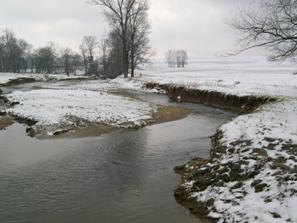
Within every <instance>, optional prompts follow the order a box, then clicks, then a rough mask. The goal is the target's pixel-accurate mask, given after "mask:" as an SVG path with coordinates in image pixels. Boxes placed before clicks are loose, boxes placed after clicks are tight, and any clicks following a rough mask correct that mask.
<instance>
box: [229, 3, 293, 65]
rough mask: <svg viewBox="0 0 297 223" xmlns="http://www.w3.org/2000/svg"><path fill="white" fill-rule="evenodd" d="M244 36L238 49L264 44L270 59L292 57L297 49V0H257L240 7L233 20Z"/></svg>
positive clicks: (237, 52) (243, 49)
mask: <svg viewBox="0 0 297 223" xmlns="http://www.w3.org/2000/svg"><path fill="white" fill-rule="evenodd" d="M232 26H233V27H234V28H235V29H236V30H239V31H240V32H241V33H242V34H243V35H244V37H243V38H242V39H241V40H240V43H241V47H240V50H237V51H236V52H234V53H232V54H239V53H241V52H243V51H246V50H249V49H252V48H258V47H264V48H266V49H268V50H269V51H270V52H271V56H270V59H271V60H283V59H288V58H295V57H296V52H297V0H258V1H254V2H253V3H252V4H250V5H249V6H248V7H243V8H242V9H241V10H240V14H239V15H238V16H237V18H235V19H234V21H233V22H232Z"/></svg>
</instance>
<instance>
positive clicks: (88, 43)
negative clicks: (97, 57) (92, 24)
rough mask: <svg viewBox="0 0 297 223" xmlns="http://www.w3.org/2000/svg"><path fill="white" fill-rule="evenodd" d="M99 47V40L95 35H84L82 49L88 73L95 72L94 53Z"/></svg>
mask: <svg viewBox="0 0 297 223" xmlns="http://www.w3.org/2000/svg"><path fill="white" fill-rule="evenodd" d="M97 47H98V41H97V38H96V37H95V36H84V37H83V39H82V43H81V45H80V49H81V52H82V56H83V58H84V64H85V71H86V74H95V73H96V70H95V63H94V54H95V49H96V48H97Z"/></svg>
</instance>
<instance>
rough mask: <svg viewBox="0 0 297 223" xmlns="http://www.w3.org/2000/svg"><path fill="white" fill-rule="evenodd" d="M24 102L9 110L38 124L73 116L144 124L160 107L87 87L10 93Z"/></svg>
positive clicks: (122, 124) (68, 120)
mask: <svg viewBox="0 0 297 223" xmlns="http://www.w3.org/2000/svg"><path fill="white" fill-rule="evenodd" d="M7 97H8V99H9V100H10V101H12V102H19V103H20V104H18V105H16V106H14V107H13V108H9V109H8V110H7V112H8V113H10V114H13V115H17V116H20V117H24V118H28V119H31V120H35V121H37V122H38V123H37V125H41V126H42V125H57V124H61V123H64V124H65V123H66V124H69V123H72V122H73V120H76V119H78V120H83V121H85V122H91V123H100V124H108V125H111V126H115V127H129V126H130V125H142V124H144V123H145V120H147V119H150V118H151V114H152V113H153V112H154V111H155V110H156V108H155V107H154V106H153V105H152V104H149V103H146V102H142V101H137V100H133V99H130V98H126V97H121V96H115V95H111V94H108V93H102V92H101V93H100V92H94V91H86V90H52V89H42V90H32V91H28V92H21V91H15V92H13V93H11V94H9V95H7Z"/></svg>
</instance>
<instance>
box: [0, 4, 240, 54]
mask: <svg viewBox="0 0 297 223" xmlns="http://www.w3.org/2000/svg"><path fill="white" fill-rule="evenodd" d="M242 1H244V0H151V10H150V20H151V23H152V30H151V45H152V47H153V49H155V51H156V57H161V56H163V55H164V53H165V52H166V51H167V50H168V49H170V48H184V49H186V50H188V52H189V54H190V55H191V57H203V56H212V55H215V54H221V53H224V52H227V51H228V50H230V48H232V47H233V46H234V43H235V40H236V39H237V36H236V33H235V31H234V30H233V29H232V28H230V27H229V26H228V25H226V22H227V21H229V20H230V19H231V18H232V15H233V14H234V13H235V12H236V9H237V6H238V4H239V3H240V2H242ZM0 27H1V28H5V27H7V28H9V29H12V30H14V31H15V33H16V34H17V36H18V37H20V38H24V39H26V40H27V41H28V42H30V43H31V44H33V45H34V46H36V47H39V46H43V45H46V44H47V42H49V41H50V40H52V41H54V42H56V43H58V45H60V46H63V47H64V46H68V47H71V48H73V49H78V45H79V43H80V41H81V39H82V37H83V36H84V35H96V36H98V38H100V37H101V36H103V35H104V34H105V33H107V32H108V26H107V24H106V21H105V18H104V16H103V14H102V10H100V8H99V7H94V6H91V5H88V4H87V3H86V0H26V1H23V0H9V1H8V0H7V1H3V2H1V7H0Z"/></svg>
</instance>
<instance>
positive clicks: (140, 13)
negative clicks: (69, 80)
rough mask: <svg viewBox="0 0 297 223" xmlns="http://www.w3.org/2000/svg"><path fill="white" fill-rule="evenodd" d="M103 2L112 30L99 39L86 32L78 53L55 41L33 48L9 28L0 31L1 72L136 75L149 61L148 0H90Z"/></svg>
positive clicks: (100, 3)
mask: <svg viewBox="0 0 297 223" xmlns="http://www.w3.org/2000/svg"><path fill="white" fill-rule="evenodd" d="M91 2H92V3H93V4H94V5H100V6H103V7H104V8H105V9H106V10H105V15H106V18H107V19H108V21H109V24H110V32H109V34H108V35H107V36H106V37H104V38H102V39H101V40H98V39H97V38H96V37H95V36H85V37H83V39H82V42H81V44H80V46H79V50H80V52H79V53H76V52H74V51H72V50H71V49H69V48H64V49H61V48H59V47H57V46H56V45H55V44H54V43H53V42H50V43H49V44H48V45H46V46H44V47H40V48H37V49H35V48H33V46H32V45H31V44H29V43H28V42H26V41H25V40H22V39H18V38H17V37H16V35H15V33H14V32H13V31H10V30H8V29H5V30H3V31H2V32H1V33H0V72H12V73H27V72H30V73H65V74H67V75H69V74H75V73H76V72H77V71H83V72H84V73H85V74H86V75H97V76H102V77H116V76H119V75H121V74H124V77H128V74H129V73H130V74H131V76H132V77H134V75H135V69H136V68H137V67H138V66H139V65H141V64H144V63H146V62H147V61H148V58H149V56H150V46H149V39H148V34H149V30H150V23H149V21H148V10H149V4H148V0H91Z"/></svg>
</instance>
